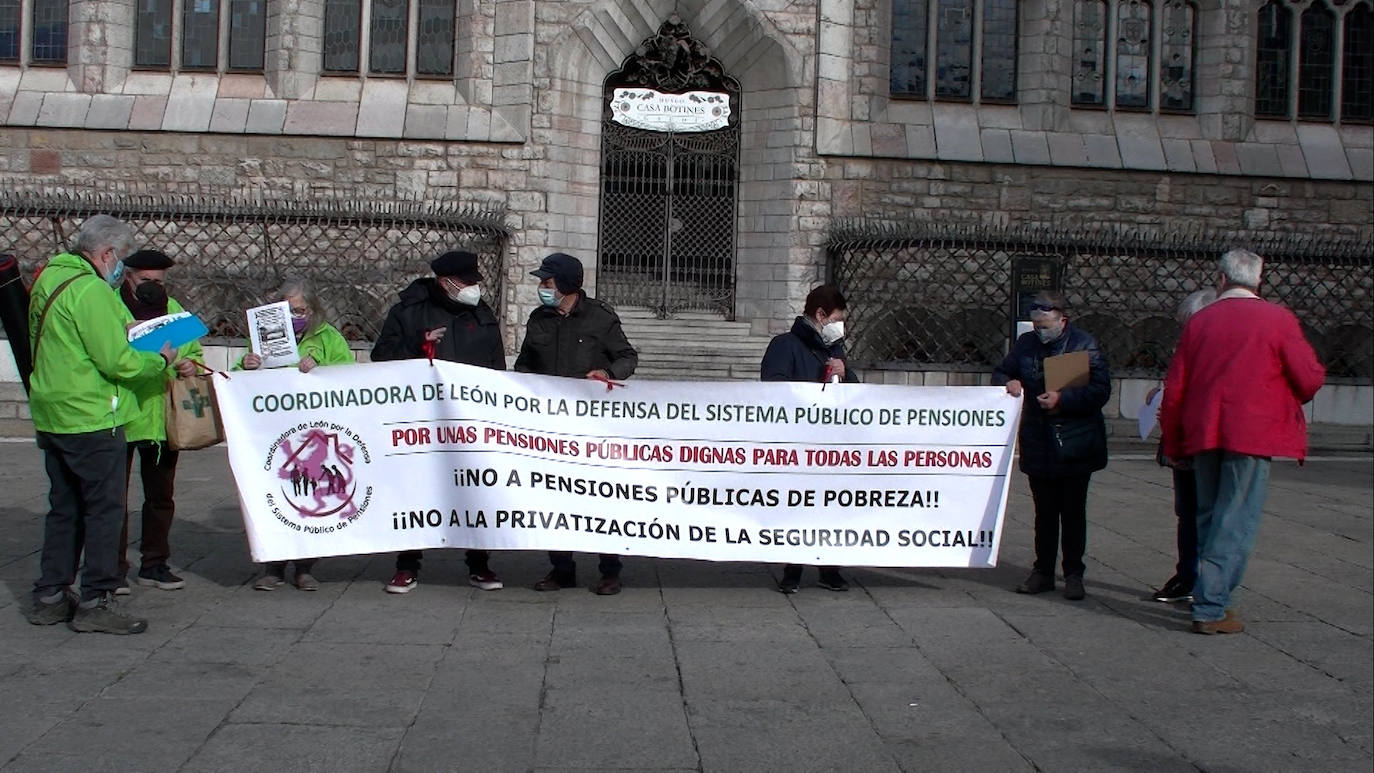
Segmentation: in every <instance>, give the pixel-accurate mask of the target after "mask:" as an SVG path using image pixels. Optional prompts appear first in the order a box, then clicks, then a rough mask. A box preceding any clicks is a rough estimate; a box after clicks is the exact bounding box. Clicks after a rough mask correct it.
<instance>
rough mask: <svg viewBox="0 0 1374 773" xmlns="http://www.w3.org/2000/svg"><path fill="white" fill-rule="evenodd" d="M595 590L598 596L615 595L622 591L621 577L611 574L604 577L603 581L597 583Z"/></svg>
mask: <svg viewBox="0 0 1374 773" xmlns="http://www.w3.org/2000/svg"><path fill="white" fill-rule="evenodd" d="M594 592H595V593H596V595H598V596H614V595H615V594H617V593H619V592H620V578H619V577H610V576H606V577H602V578H601V582H598V583H597V584H596V589H595V591H594Z"/></svg>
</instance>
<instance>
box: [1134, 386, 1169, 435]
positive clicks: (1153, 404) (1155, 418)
mask: <svg viewBox="0 0 1374 773" xmlns="http://www.w3.org/2000/svg"><path fill="white" fill-rule="evenodd" d="M1163 402H1164V388H1163V387H1160V388H1159V390H1158V391H1157V392H1155V396H1154V398H1153V399H1151V400H1147V401H1145V404H1144V405H1142V406H1140V412H1139V413H1138V414H1137V415H1136V421H1137V422H1139V424H1140V439H1141V440H1144V439H1146V438H1148V437H1149V436H1150V433H1151V432H1154V431H1155V427H1157V426H1159V406H1160V405H1161V404H1162V403H1163Z"/></svg>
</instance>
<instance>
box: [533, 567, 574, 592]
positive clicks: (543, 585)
mask: <svg viewBox="0 0 1374 773" xmlns="http://www.w3.org/2000/svg"><path fill="white" fill-rule="evenodd" d="M574 585H577V575H575V574H561V573H559V571H558V570H557V569H555V570H553V571H552V572H549V573H548V574H546V575H544V579H542V580H540V581H539V582H536V583H535V584H534V589H535V590H539V591H549V590H562V589H563V588H571V587H573V586H574Z"/></svg>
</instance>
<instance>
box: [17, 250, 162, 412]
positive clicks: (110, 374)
mask: <svg viewBox="0 0 1374 773" xmlns="http://www.w3.org/2000/svg"><path fill="white" fill-rule="evenodd" d="M72 277H77V279H76V281H74V282H72V283H71V284H69V285H67V287H66V289H64V290H63V291H62V292H61V294H60V295H58V296H57V297H56V298H55V299H54V300H53V303H52V306H51V308H49V309H48V314H47V317H46V319H45V320H44V322H43V331H42V333H43V338H42V342H41V343H40V344H39V345H38V349H37V352H36V354H37V357H36V358H35V360H34V363H33V375H32V376H31V377H30V379H29V386H30V392H29V412H30V413H31V414H32V415H33V426H34V429H36V430H38V431H39V432H50V433H53V434H58V435H75V434H78V433H82V432H96V431H99V430H107V429H108V430H113V429H114V428H116V427H121V426H123V425H125V424H127V423H129V420H130V419H132V418H133V417H134V415H135V414H136V413H137V412H138V401H137V400H136V399H135V398H134V395H133V392H132V391H130V387H131V386H132V385H133V384H134V383H135V382H138V381H140V380H143V379H151V378H155V377H157V376H158V374H160V373H163V372H164V371H166V370H167V362H166V361H165V360H163V359H162V355H160V354H157V353H156V352H140V351H138V350H136V349H134V348H133V347H132V346H129V338H128V332H127V328H126V327H125V325H126V324H128V323H129V322H131V321H132V320H133V317H132V316H131V315H130V314H129V310H128V309H127V308H126V307H125V306H124V302H123V301H121V300H120V299H119V295H118V294H117V293H116V292H115V291H114V290H113V289H111V288H110V285H109V284H108V283H106V281H105V280H104V278H102V277H101V276H100V275H99V274H97V273H96V271H95V268H94V267H92V266H91V264H90V263H89V262H88V261H87V260H86V259H85V258H83V257H81V256H80V255H73V254H71V253H67V252H64V253H62V254H61V255H58V256H56V257H54V258H53V259H52V260H51V261H49V262H48V265H47V267H46V268H44V269H43V273H41V274H39V276H38V280H37V281H35V282H34V283H33V289H32V290H31V291H30V293H29V348H30V350H33V348H34V345H35V343H36V342H37V341H36V336H35V334H36V333H37V332H38V318H39V317H40V316H41V315H42V314H43V307H44V306H46V305H47V303H48V296H50V295H52V292H53V291H54V290H56V289H57V287H58V285H60V284H62V283H63V282H65V281H67V280H68V279H70V278H72Z"/></svg>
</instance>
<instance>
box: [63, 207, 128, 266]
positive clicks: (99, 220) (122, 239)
mask: <svg viewBox="0 0 1374 773" xmlns="http://www.w3.org/2000/svg"><path fill="white" fill-rule="evenodd" d="M136 246H138V244H137V242H136V241H135V240H134V229H133V226H130V225H129V224H128V223H125V222H124V221H123V220H120V219H118V218H116V217H112V216H110V215H91V216H90V217H88V218H86V220H85V221H84V222H83V223H82V224H81V228H80V230H78V231H77V232H76V235H75V236H73V237H72V243H71V251H72V252H75V253H78V254H81V255H85V256H86V257H88V258H89V257H90V256H91V255H93V254H95V253H97V252H100V251H101V250H103V249H105V248H106V247H113V248H114V251H115V252H117V253H118V254H119V257H121V258H126V257H128V256H129V255H131V254H133V251H134V248H135V247H136Z"/></svg>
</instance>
